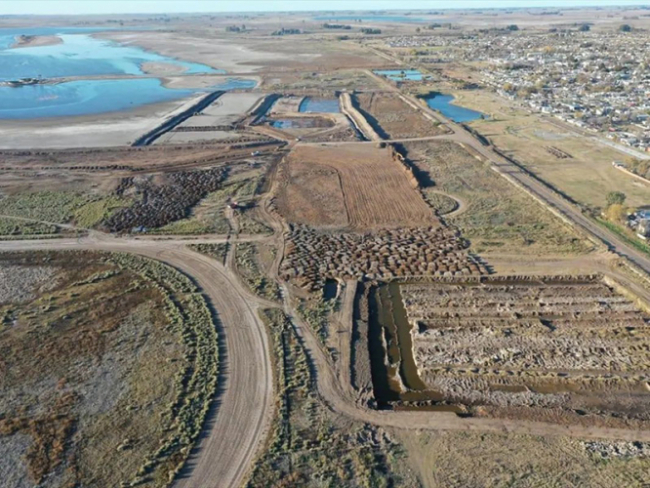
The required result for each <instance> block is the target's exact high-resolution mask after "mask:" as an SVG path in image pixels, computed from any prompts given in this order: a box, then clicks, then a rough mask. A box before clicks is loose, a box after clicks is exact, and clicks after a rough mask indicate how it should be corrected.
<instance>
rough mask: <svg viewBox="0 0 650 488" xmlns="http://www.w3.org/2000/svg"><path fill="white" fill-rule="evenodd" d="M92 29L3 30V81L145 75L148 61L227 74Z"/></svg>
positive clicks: (0, 59)
mask: <svg viewBox="0 0 650 488" xmlns="http://www.w3.org/2000/svg"><path fill="white" fill-rule="evenodd" d="M91 32H92V31H88V30H86V31H81V32H80V31H79V30H70V29H55V28H48V29H22V30H21V29H0V80H13V79H17V78H36V77H38V76H39V75H40V76H43V77H44V78H55V77H63V76H91V75H111V74H129V75H141V74H144V72H143V71H142V64H143V63H146V62H156V63H169V64H174V65H176V66H180V67H181V68H183V69H184V73H187V74H189V73H220V72H221V73H223V71H220V70H215V69H214V68H211V67H210V66H206V65H203V64H197V63H187V62H184V61H179V60H177V59H174V58H169V57H167V56H162V55H160V54H156V53H153V52H149V51H145V50H144V49H140V48H138V47H132V46H123V45H120V44H118V43H115V42H112V41H107V40H103V39H95V38H94V37H91V36H90V35H89V34H90V33H91ZM19 35H30V36H44V35H58V36H59V37H60V38H61V39H62V40H63V43H61V44H55V45H51V46H36V47H22V48H18V49H12V47H11V46H12V45H13V44H14V43H15V42H16V36H19Z"/></svg>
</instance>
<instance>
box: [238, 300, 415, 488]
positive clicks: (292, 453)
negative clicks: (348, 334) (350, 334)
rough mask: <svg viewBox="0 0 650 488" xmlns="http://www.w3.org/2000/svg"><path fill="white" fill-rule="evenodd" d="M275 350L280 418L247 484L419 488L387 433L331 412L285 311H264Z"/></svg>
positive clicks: (276, 420)
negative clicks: (322, 399) (316, 383)
mask: <svg viewBox="0 0 650 488" xmlns="http://www.w3.org/2000/svg"><path fill="white" fill-rule="evenodd" d="M263 319H264V321H265V322H266V324H267V326H268V329H269V332H270V334H269V335H270V336H271V339H272V345H273V350H274V354H273V357H274V371H275V374H274V378H275V382H276V388H275V392H276V404H277V412H278V413H277V416H276V418H275V422H274V424H273V428H272V431H271V434H270V438H269V440H268V446H267V449H266V452H264V454H262V456H261V457H260V459H258V461H257V462H256V463H255V468H254V470H253V472H252V474H251V477H250V480H249V481H248V484H247V486H248V487H249V488H257V487H261V486H269V487H272V486H273V487H280V486H301V487H314V488H315V487H325V486H327V487H339V486H345V487H350V488H357V487H359V488H360V487H390V486H400V487H405V488H410V487H417V486H419V483H418V481H417V480H416V479H415V477H414V476H413V475H412V474H411V473H410V472H409V471H408V470H407V468H406V467H405V466H404V461H403V455H402V449H401V446H400V445H399V444H397V443H396V442H394V441H393V440H392V439H390V437H389V436H388V434H387V433H386V432H384V431H382V430H381V429H379V428H377V427H373V426H371V425H368V424H361V423H358V422H352V421H349V420H348V419H345V418H343V417H339V416H337V415H336V414H334V413H332V412H331V411H330V410H329V409H328V408H326V407H325V406H324V405H323V404H322V403H321V401H320V399H319V396H318V393H317V392H316V386H315V378H314V376H313V373H312V370H311V365H310V363H309V359H308V357H307V355H306V353H305V350H304V348H303V347H302V344H301V343H300V341H299V340H298V338H297V337H296V335H295V333H294V331H293V329H292V327H291V324H290V323H289V321H288V320H287V317H286V316H285V315H284V313H283V312H282V311H280V310H278V309H274V310H266V311H264V313H263Z"/></svg>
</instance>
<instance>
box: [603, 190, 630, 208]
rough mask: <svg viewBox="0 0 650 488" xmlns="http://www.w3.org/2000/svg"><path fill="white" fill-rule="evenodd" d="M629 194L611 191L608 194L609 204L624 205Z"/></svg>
mask: <svg viewBox="0 0 650 488" xmlns="http://www.w3.org/2000/svg"><path fill="white" fill-rule="evenodd" d="M626 198H627V196H626V195H625V193H623V192H621V191H610V192H609V193H608V194H607V205H609V206H610V207H611V206H612V205H623V204H624V203H625V199H626Z"/></svg>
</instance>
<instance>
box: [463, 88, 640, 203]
mask: <svg viewBox="0 0 650 488" xmlns="http://www.w3.org/2000/svg"><path fill="white" fill-rule="evenodd" d="M454 94H455V96H456V97H457V102H458V103H459V104H462V105H463V106H466V107H468V108H472V109H476V110H481V111H483V112H485V113H487V114H488V115H490V118H489V119H486V120H478V121H475V122H472V123H471V125H472V126H473V127H475V128H476V129H477V130H478V131H479V132H480V133H481V134H482V135H484V136H485V137H487V138H488V139H490V140H491V141H492V142H493V143H494V144H495V145H496V146H497V147H498V148H499V149H501V150H503V151H505V152H506V153H507V154H508V155H510V156H512V157H513V158H515V159H516V160H517V161H519V162H521V163H522V164H524V166H526V168H528V169H529V170H531V171H532V172H533V173H535V174H536V175H538V176H539V177H540V178H542V179H543V180H545V181H547V182H549V183H550V184H551V185H553V186H554V187H555V188H557V189H558V190H560V191H562V192H563V193H565V194H566V195H568V196H570V197H571V198H573V199H574V200H576V201H577V202H579V203H581V204H583V205H588V206H591V207H605V206H606V200H605V196H606V195H607V193H609V192H610V191H622V192H623V193H625V194H626V195H627V197H628V203H629V204H630V205H647V204H648V203H649V198H648V189H649V187H648V185H644V184H643V183H641V182H639V181H638V180H636V179H635V178H633V177H631V176H629V175H626V174H624V173H623V172H622V171H619V170H617V169H616V168H614V167H613V166H612V161H617V160H622V161H625V160H627V159H628V158H629V156H627V155H625V154H623V153H621V152H619V151H616V150H615V149H613V148H611V147H607V146H605V145H602V144H598V143H597V142H595V141H592V140H590V139H589V138H586V137H584V136H580V135H577V134H575V133H573V132H571V131H569V130H566V129H564V128H562V127H558V126H557V125H555V124H553V123H552V122H553V119H552V118H550V117H540V116H539V115H534V114H530V113H528V112H526V111H523V110H521V109H518V108H516V107H513V106H511V103H512V102H509V101H507V100H504V99H502V98H501V97H499V96H497V95H495V94H491V93H489V92H486V91H483V90H472V91H464V92H455V93H454ZM549 148H557V149H559V150H561V151H562V152H564V153H566V154H568V155H570V157H567V158H558V157H557V156H556V155H554V154H553V152H551V151H552V149H551V151H549Z"/></svg>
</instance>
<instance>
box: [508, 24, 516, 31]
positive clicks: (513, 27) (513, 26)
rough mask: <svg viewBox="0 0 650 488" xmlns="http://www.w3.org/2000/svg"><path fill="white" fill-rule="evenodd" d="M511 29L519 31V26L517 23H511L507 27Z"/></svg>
mask: <svg viewBox="0 0 650 488" xmlns="http://www.w3.org/2000/svg"><path fill="white" fill-rule="evenodd" d="M506 29H508V30H509V31H518V30H519V26H518V25H517V24H510V25H509V26H508V27H506Z"/></svg>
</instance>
